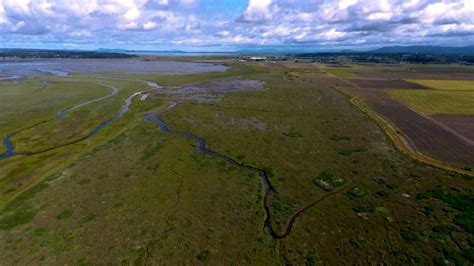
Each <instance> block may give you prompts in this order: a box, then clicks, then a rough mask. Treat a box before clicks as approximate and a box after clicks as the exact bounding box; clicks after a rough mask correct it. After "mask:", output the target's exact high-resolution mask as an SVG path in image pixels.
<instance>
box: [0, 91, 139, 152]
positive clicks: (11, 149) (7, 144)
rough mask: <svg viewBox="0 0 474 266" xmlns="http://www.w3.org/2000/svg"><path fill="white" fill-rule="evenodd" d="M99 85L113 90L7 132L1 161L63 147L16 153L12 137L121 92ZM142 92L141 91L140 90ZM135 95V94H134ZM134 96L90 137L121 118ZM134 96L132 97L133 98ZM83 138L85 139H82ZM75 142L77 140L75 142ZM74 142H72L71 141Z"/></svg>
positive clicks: (91, 134)
mask: <svg viewBox="0 0 474 266" xmlns="http://www.w3.org/2000/svg"><path fill="white" fill-rule="evenodd" d="M97 84H98V85H101V86H104V87H107V88H110V89H111V90H112V91H111V93H110V94H108V95H105V96H102V97H99V98H96V99H92V100H89V101H86V102H82V103H78V104H75V105H73V106H71V107H68V108H65V109H63V110H61V111H59V113H58V114H56V116H55V117H53V118H52V119H48V120H44V121H41V122H38V123H36V124H34V125H30V126H28V127H26V128H23V129H20V130H18V131H15V132H12V133H10V134H7V135H6V136H5V137H4V138H3V145H4V147H5V148H6V151H5V152H4V153H3V154H0V161H1V160H4V159H7V158H10V157H12V156H15V155H32V154H37V153H39V152H44V151H50V150H53V149H56V148H59V147H63V146H65V145H60V146H59V147H52V148H48V149H45V150H44V151H39V152H19V153H16V152H15V146H14V144H13V143H12V141H11V138H12V137H14V136H15V135H17V134H19V133H21V132H23V131H25V130H28V129H31V128H33V127H36V126H38V125H41V124H45V123H48V122H51V121H53V120H56V119H59V118H62V117H63V116H64V115H65V114H67V113H68V112H70V111H72V110H74V109H77V108H80V107H82V106H85V105H88V104H91V103H95V102H98V101H102V100H105V99H107V98H109V97H112V96H114V95H116V94H117V93H118V92H119V89H118V88H116V87H114V86H111V85H108V84H104V83H97ZM140 93H141V92H140ZM132 96H133V97H134V96H135V94H134V95H132ZM132 96H129V97H128V98H127V99H126V100H125V103H124V105H123V106H122V108H121V109H120V111H119V113H118V114H117V115H115V116H114V117H113V118H111V119H109V120H107V121H105V122H103V123H102V124H100V125H99V126H98V127H96V128H95V129H94V130H93V131H92V132H91V133H90V134H89V135H90V136H89V135H88V137H91V136H94V135H95V134H97V133H98V132H99V131H100V130H101V129H102V128H104V127H105V126H107V125H108V124H110V123H112V122H114V121H115V120H117V119H119V118H120V117H122V116H123V115H124V114H125V113H126V112H127V111H128V106H129V105H130V104H131V99H129V98H130V97H132ZM133 97H132V98H133ZM82 140H83V139H82ZM74 143H75V142H74ZM71 144H72V143H71ZM67 145H69V144H67Z"/></svg>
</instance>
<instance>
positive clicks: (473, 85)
mask: <svg viewBox="0 0 474 266" xmlns="http://www.w3.org/2000/svg"><path fill="white" fill-rule="evenodd" d="M408 81H410V82H413V83H417V84H420V85H423V86H426V87H429V88H433V89H435V90H447V91H474V80H416V79H414V80H408Z"/></svg>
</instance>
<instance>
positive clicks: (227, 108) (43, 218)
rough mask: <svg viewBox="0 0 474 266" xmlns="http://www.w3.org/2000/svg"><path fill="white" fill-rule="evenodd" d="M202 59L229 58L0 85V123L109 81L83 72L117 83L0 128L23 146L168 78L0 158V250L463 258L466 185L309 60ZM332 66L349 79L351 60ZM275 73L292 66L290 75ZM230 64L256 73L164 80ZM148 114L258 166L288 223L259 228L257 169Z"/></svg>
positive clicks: (4, 255) (466, 254)
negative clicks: (179, 67)
mask: <svg viewBox="0 0 474 266" xmlns="http://www.w3.org/2000/svg"><path fill="white" fill-rule="evenodd" d="M216 62H218V63H225V64H227V65H228V66H230V69H229V70H228V71H226V72H223V73H207V74H192V75H149V74H148V75H140V74H131V73H106V74H103V75H102V76H104V75H106V76H108V77H114V78H121V79H127V80H117V79H101V78H98V77H93V75H89V74H77V75H73V76H71V77H48V76H45V77H34V78H29V79H27V80H23V81H21V82H19V83H18V84H15V83H11V82H9V83H0V102H1V104H0V123H1V127H0V128H1V129H0V134H1V135H2V137H3V136H4V135H6V134H9V133H11V132H13V131H15V130H19V129H23V128H25V127H29V126H31V125H34V124H35V123H38V122H41V121H43V120H47V119H51V118H52V117H54V116H55V115H56V113H57V112H59V111H60V110H62V109H64V108H67V107H69V106H71V105H74V104H77V103H80V102H84V101H87V100H90V99H94V98H97V97H101V96H103V95H106V94H108V93H110V89H107V88H106V87H103V86H100V85H97V83H105V84H109V85H112V86H115V87H117V88H118V89H119V92H118V93H117V94H116V95H114V96H112V97H110V98H107V99H106V100H104V101H100V102H95V103H92V104H90V105H86V106H83V107H81V108H78V109H75V110H73V111H71V112H70V113H67V114H66V115H65V116H64V117H62V118H60V119H57V120H54V121H50V122H46V123H43V124H40V125H38V126H34V127H31V128H29V129H27V130H24V131H22V132H21V133H18V134H17V135H15V136H14V137H13V138H12V142H13V143H14V144H15V148H16V149H17V150H22V151H34V150H41V149H44V148H48V147H54V146H56V145H60V144H61V143H65V142H68V141H70V140H74V139H80V138H81V137H83V136H84V135H87V133H88V132H90V131H91V130H92V129H93V128H95V127H96V126H97V125H99V124H100V123H102V122H103V121H104V119H105V120H106V119H107V118H110V117H112V116H114V114H115V113H117V112H118V109H120V106H121V105H122V104H123V101H124V100H125V98H126V97H127V96H129V95H131V94H132V93H134V92H137V91H143V90H150V89H152V88H150V87H147V86H146V83H144V82H141V81H140V80H152V81H155V82H157V83H158V84H161V85H166V86H168V87H166V88H164V89H161V90H157V91H154V92H153V93H152V95H150V96H149V97H148V98H147V100H146V101H141V100H140V99H139V97H138V98H134V99H133V102H132V105H131V108H130V111H129V112H127V113H126V114H125V115H124V116H123V117H122V118H120V119H119V120H117V121H115V122H114V123H112V124H110V125H108V126H107V127H105V128H104V129H103V130H101V131H100V132H99V133H98V134H97V135H95V136H93V137H91V138H87V139H85V140H83V141H79V142H77V143H75V144H71V145H66V146H64V147H60V148H57V149H52V150H50V151H47V152H43V153H40V154H36V155H31V156H27V155H17V156H13V157H10V158H8V159H5V160H2V161H0V208H1V211H0V250H1V252H0V261H1V262H2V263H5V264H119V263H120V264H134V265H135V264H139V265H142V264H211V265H222V264H251V265H274V264H288V265H292V264H294V265H302V264H303V265H304V264H306V265H319V264H330V265H347V264H364V265H366V264H390V265H392V264H417V265H418V264H443V263H444V264H458V265H470V264H472V263H473V262H474V258H473V247H474V238H473V235H472V233H473V222H474V218H473V217H474V216H473V214H474V213H473V211H472V206H473V204H474V202H473V198H474V191H473V190H472V187H473V186H472V182H473V181H472V180H471V179H470V178H469V177H468V176H462V175H458V174H453V173H449V172H445V171H443V170H438V169H435V168H433V167H429V166H426V165H423V164H420V163H417V162H415V161H413V160H411V159H409V158H406V157H404V156H403V155H402V154H400V153H399V152H398V151H397V150H395V148H394V147H393V146H392V144H391V143H390V141H389V139H388V138H387V137H386V135H385V134H384V132H383V131H382V130H381V129H380V128H379V127H378V126H377V125H376V124H375V123H374V122H373V121H372V120H371V119H370V118H369V117H368V116H366V115H365V114H363V113H361V112H359V111H358V110H357V109H356V108H355V107H353V106H352V105H351V103H350V101H349V98H348V97H347V96H346V95H344V94H342V93H340V92H339V91H338V90H336V89H334V86H335V83H337V82H339V83H340V81H338V80H337V79H330V78H328V75H326V74H324V73H325V72H322V70H321V68H320V67H319V66H317V65H311V66H310V67H309V68H308V67H305V69H304V71H302V73H300V74H298V68H297V67H298V64H292V65H291V66H288V65H286V64H279V63H278V64H274V65H272V66H266V65H264V64H257V63H256V64H253V63H239V64H237V63H235V62H232V61H216ZM312 68H314V73H315V74H312V72H311V69H312ZM331 71H332V72H331ZM331 71H329V72H331V73H332V74H334V75H336V76H344V77H348V78H354V77H356V75H355V74H351V72H349V70H343V71H342V70H341V71H339V70H331ZM289 73H291V76H297V77H303V78H288V77H289ZM228 78H232V79H236V78H241V79H250V80H260V81H263V82H264V85H263V88H261V89H258V90H245V88H243V89H242V90H241V91H238V92H232V93H230V92H229V93H222V92H202V93H200V94H199V95H197V94H196V93H195V92H192V91H191V92H189V91H188V92H186V93H185V96H186V97H184V96H183V93H178V91H179V86H181V85H186V84H189V83H193V84H196V83H197V82H202V81H210V80H216V79H219V80H221V79H228ZM305 78H306V79H305ZM43 80H47V81H48V83H47V85H45V83H44V82H43ZM203 84H207V83H203ZM195 86H198V85H195ZM203 86H205V85H203ZM173 91H177V93H172V92H173ZM34 93H36V96H33V95H34ZM4 103H5V105H4ZM15 103H17V104H15ZM173 103H176V106H174V107H173ZM171 107H173V108H171ZM163 110H165V112H161V113H160V111H163ZM153 112H156V113H158V115H159V117H160V118H161V119H162V120H163V121H165V122H166V123H167V125H168V127H169V128H170V129H173V130H179V131H185V132H189V133H192V134H194V135H197V136H199V137H201V138H203V139H206V140H207V147H208V148H209V149H210V150H213V151H215V152H218V153H220V154H224V155H226V156H228V157H231V158H233V159H234V160H236V161H238V162H239V163H242V164H245V165H249V166H253V167H257V168H259V169H263V170H265V172H266V173H267V174H268V176H269V180H270V182H271V184H272V186H273V188H274V191H275V192H274V193H272V194H271V196H270V198H269V208H270V211H271V213H272V221H271V224H272V228H273V229H274V230H275V231H277V232H279V233H283V232H284V231H285V230H286V229H288V224H292V227H291V228H290V229H291V230H290V231H289V233H288V235H286V236H285V237H284V238H281V239H276V238H274V237H272V236H271V234H270V233H269V230H268V227H266V226H265V224H264V221H265V212H264V209H263V205H264V202H263V200H264V195H265V190H264V187H263V186H262V182H261V179H260V177H259V176H258V175H257V174H256V173H255V172H252V171H249V170H246V169H243V168H238V167H235V166H233V165H231V164H228V163H226V162H225V161H224V160H221V159H219V158H216V157H212V156H208V155H205V154H203V153H202V152H200V151H199V150H198V148H197V147H196V143H195V142H193V141H191V140H190V139H189V138H185V137H183V136H176V135H173V134H168V133H166V132H162V131H160V129H159V127H158V126H157V125H156V124H154V123H151V122H147V121H145V120H144V115H146V114H149V113H153ZM1 149H4V147H2V148H1ZM0 152H3V150H0ZM292 219H293V222H291V220H292ZM0 264H1V263H0Z"/></svg>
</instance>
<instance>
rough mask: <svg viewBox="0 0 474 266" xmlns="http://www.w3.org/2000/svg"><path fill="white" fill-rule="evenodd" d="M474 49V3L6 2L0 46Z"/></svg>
mask: <svg viewBox="0 0 474 266" xmlns="http://www.w3.org/2000/svg"><path fill="white" fill-rule="evenodd" d="M393 45H445V46H467V45H474V0H404V1H403V0H248V1H247V0H0V48H41V49H43V48H48V49H58V48H61V49H86V50H90V49H97V48H118V49H133V50H185V51H234V50H238V49H287V50H290V49H296V50H304V51H311V50H314V51H319V50H333V49H355V50H366V49H371V48H377V47H382V46H393Z"/></svg>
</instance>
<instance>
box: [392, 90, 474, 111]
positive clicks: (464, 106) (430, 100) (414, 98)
mask: <svg viewBox="0 0 474 266" xmlns="http://www.w3.org/2000/svg"><path fill="white" fill-rule="evenodd" d="M388 93H389V94H390V95H391V96H393V97H395V98H396V99H397V100H399V101H401V102H402V103H404V104H406V105H408V106H410V107H412V108H413V109H415V110H417V111H420V112H423V113H426V114H453V115H463V114H466V115H474V93H473V92H470V91H441V90H389V91H388Z"/></svg>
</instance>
